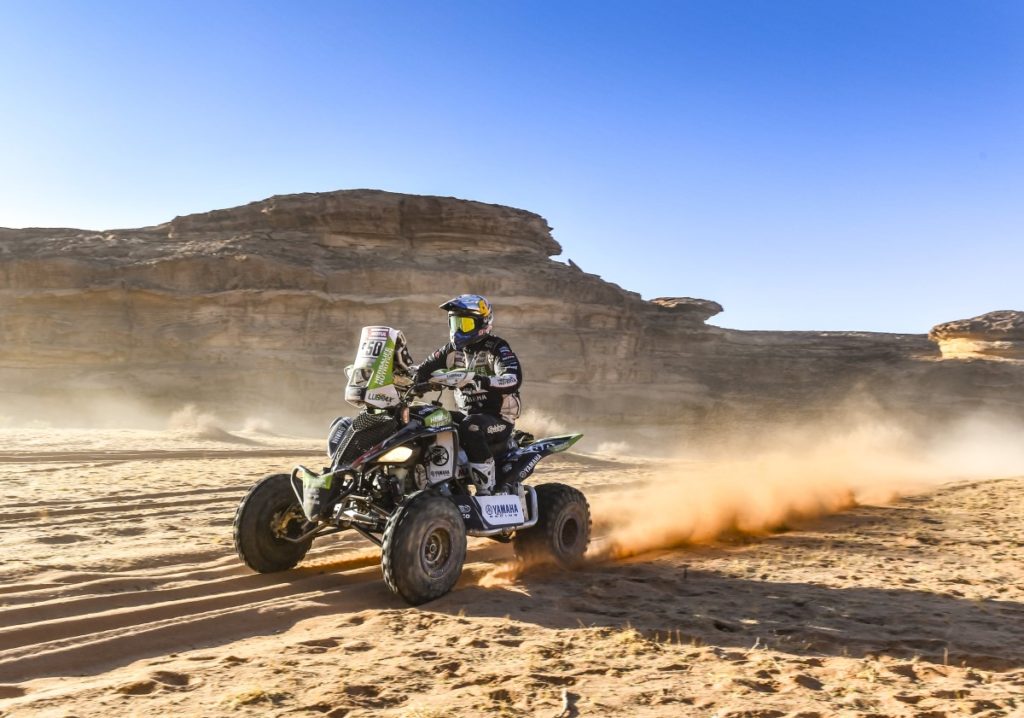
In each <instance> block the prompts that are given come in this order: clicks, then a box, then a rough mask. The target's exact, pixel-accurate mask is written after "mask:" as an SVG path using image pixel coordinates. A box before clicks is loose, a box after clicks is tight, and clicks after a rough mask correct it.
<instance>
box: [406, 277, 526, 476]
mask: <svg viewBox="0 0 1024 718" xmlns="http://www.w3.org/2000/svg"><path fill="white" fill-rule="evenodd" d="M441 309H444V310H445V311H447V312H448V330H449V331H448V336H449V339H450V341H449V342H448V343H447V344H445V345H444V346H443V347H441V348H440V349H438V350H437V351H436V352H434V353H433V354H431V355H430V356H429V357H427V358H426V360H424V362H423V363H422V364H420V365H419V367H418V368H417V370H416V376H415V381H416V382H417V383H422V382H425V381H429V380H430V375H431V373H432V372H434V371H437V370H438V369H444V368H448V367H449V366H450V368H452V369H463V370H466V371H467V372H470V374H468V376H467V377H466V378H465V379H463V380H462V382H460V386H459V387H458V388H457V389H456V391H455V400H456V403H457V404H458V406H459V408H460V409H462V410H463V411H465V412H466V416H465V418H464V419H461V420H460V421H459V441H460V443H461V445H462V447H463V449H465V451H466V457H467V458H468V459H469V466H470V469H471V471H472V472H473V478H474V482H475V483H476V484H477V487H478V490H479V492H480V493H481V494H488V493H491V492H493V490H494V485H495V469H494V457H493V456H492V455H491V450H490V448H489V447H488V444H489V443H490V442H494V443H497V442H498V441H499V440H502V441H504V442H507V441H508V438H509V437H510V436H511V435H512V429H513V427H514V422H515V420H516V419H517V418H519V409H520V402H519V388H520V386H522V383H523V370H522V367H521V366H520V365H519V359H518V358H517V357H516V355H515V353H514V352H513V351H512V349H511V347H509V345H508V342H506V341H505V340H504V339H501V338H500V337H497V336H495V335H493V334H491V329H492V325H493V320H494V314H493V312H492V311H491V304H490V302H488V301H487V300H486V299H484V298H483V297H481V296H480V295H478V294H460V295H459V296H457V297H455V298H454V299H449V300H448V301H447V302H445V303H444V304H442V305H441ZM450 357H454V358H452V359H450Z"/></svg>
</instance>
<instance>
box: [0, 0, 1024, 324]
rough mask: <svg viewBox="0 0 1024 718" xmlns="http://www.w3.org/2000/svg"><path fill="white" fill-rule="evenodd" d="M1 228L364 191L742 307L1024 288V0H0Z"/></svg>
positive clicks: (871, 317)
mask: <svg viewBox="0 0 1024 718" xmlns="http://www.w3.org/2000/svg"><path fill="white" fill-rule="evenodd" d="M0 102H2V104H0V168H2V172H0V226H8V227H22V226H74V227H88V228H96V229H100V228H110V227H131V226H141V225H146V224H155V223H158V222H162V221H165V220H167V219H170V218H171V217H173V216H174V215H177V214H187V213H189V212H197V211H204V210H208V209H214V208H219V207H227V206H233V205H236V204H242V203H245V202H249V201H252V200H256V199H261V198H264V197H267V196H270V195H273V194H282V193H289V192H304V191H327V190H333V189H343V188H356V187H374V188H381V189H388V190H394V191H401V192H413V193H424V194H440V195H454V196H458V197H465V198H471V199H479V200H483V201H487V202H497V203H501V204H508V205H513V206H517V207H523V208H526V209H530V210H533V211H535V212H539V213H540V214H542V215H544V216H545V217H547V219H548V221H549V222H550V223H551V224H552V226H553V227H554V233H555V237H556V239H558V240H559V241H560V242H561V243H562V245H563V247H564V248H565V252H564V255H563V257H570V258H572V259H573V260H574V261H575V262H576V263H577V264H579V265H580V266H581V267H583V269H584V270H586V271H589V272H594V273H597V274H600V275H601V276H603V277H604V278H605V279H608V280H610V281H613V282H616V283H617V284H620V285H622V286H624V287H626V288H628V289H632V290H634V291H638V292H640V293H641V294H643V296H645V297H648V298H650V297H656V296H696V297H705V298H710V299H715V300H717V301H719V302H721V303H722V304H723V305H724V306H725V308H726V311H725V313H724V314H722V315H720V316H719V317H717V318H716V319H715V320H713V321H714V322H715V323H718V324H720V325H722V326H730V327H736V328H744V329H859V330H874V331H908V332H923V331H927V329H928V328H929V327H930V326H931V325H933V324H935V323H938V322H941V321H946V320H950V319H957V318H963V317H967V316H973V315H975V314H980V313H982V312H986V311H990V310H994V309H1024V281H1022V276H1024V4H1022V3H1019V2H893V1H888V0H887V1H885V2H882V1H878V2H864V1H859V2H824V1H822V0H815V1H813V2H812V1H807V2H797V1H789V2H787V1H775V2H768V1H767V0H764V1H758V2H755V1H753V0H749V1H746V2H739V1H737V2H722V1H720V0H715V1H710V0H709V1H708V2H667V1H666V2H645V1H643V0H640V1H632V2H625V1H623V2H587V3H583V2H552V1H551V0H546V1H542V2H530V1H525V2H512V1H505V2H497V1H495V2H484V1H483V0H480V1H476V2H435V3H427V2H409V3H398V2H369V1H367V2H358V3H357V2H340V1H339V2H312V1H307V2H294V3H286V2H279V3H268V2H228V1H218V2H173V3H172V2H132V3H119V2H94V3H83V2H51V1H48V0H34V1H31V2H28V1H22V0H0Z"/></svg>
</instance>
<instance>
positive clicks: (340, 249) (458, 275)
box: [0, 190, 1024, 430]
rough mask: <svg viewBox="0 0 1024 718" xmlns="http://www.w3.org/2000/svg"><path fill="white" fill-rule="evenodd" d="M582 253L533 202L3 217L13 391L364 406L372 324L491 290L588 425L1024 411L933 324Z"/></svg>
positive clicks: (560, 409)
mask: <svg viewBox="0 0 1024 718" xmlns="http://www.w3.org/2000/svg"><path fill="white" fill-rule="evenodd" d="M560 251H561V248H560V246H559V245H558V243H557V242H556V241H555V240H554V239H553V238H552V236H551V231H550V228H549V227H548V225H547V222H546V221H545V220H544V219H543V218H542V217H540V216H538V215H536V214H533V213H531V212H526V211H523V210H518V209H512V208H509V207H501V206H497V205H490V204H483V203H480V202H471V201H465V200H458V199H453V198H443V197H420V196H410V195H401V194H394V193H388V192H380V191H373V190H353V191H339V192H329V193H322V194H300V195H289V196H282V197H272V198H270V199H267V200H263V201H261V202H254V203H251V204H248V205H245V206H243V207H236V208H233V209H225V210H217V211H213V212H207V213H203V214H195V215H189V216H186V217H178V218H175V219H174V220H172V221H170V222H168V223H166V224H161V225H157V226H153V227H145V228H141V229H132V230H112V231H103V232H90V231H83V230H75V229H19V230H12V229H0V403H6V405H7V406H13V405H14V404H15V400H16V399H19V398H24V397H30V398H31V400H32V404H31V410H32V412H35V413H40V412H43V413H45V412H44V410H46V411H48V412H49V413H50V414H53V413H54V412H58V411H59V412H61V413H64V414H67V413H69V412H75V411H88V410H89V407H90V406H92V405H95V404H96V403H102V402H104V401H106V400H109V399H111V398H119V399H120V398H123V399H129V398H130V399H132V400H137V401H139V402H142V403H144V404H146V405H151V406H157V407H165V408H175V407H177V406H180V405H181V404H183V403H185V402H199V403H201V404H203V405H212V406H215V407H219V411H220V413H222V414H231V413H238V414H246V413H250V412H270V411H281V412H286V413H288V414H289V415H291V416H300V417H305V418H306V419H308V420H309V424H310V425H317V424H320V423H322V422H323V421H324V420H325V419H326V418H329V417H330V416H333V415H335V414H336V413H338V412H339V411H345V410H347V409H348V407H346V406H345V405H344V404H343V402H342V400H341V396H342V388H343V384H344V375H343V371H342V370H343V368H344V366H345V365H346V364H348V363H350V361H351V357H352V354H353V351H354V348H355V347H354V345H355V342H356V338H357V336H358V333H359V328H360V327H361V326H363V325H366V324H389V325H392V326H397V327H400V328H402V329H403V330H404V331H405V332H406V334H407V336H408V337H409V339H410V343H411V345H412V350H413V354H414V357H416V358H418V357H422V356H423V355H424V354H425V353H426V352H428V351H430V350H432V349H434V348H435V347H436V346H437V345H439V344H440V343H441V342H443V341H444V340H445V332H446V329H445V321H444V317H443V315H442V313H441V312H440V311H439V310H438V309H437V305H438V304H439V303H440V302H441V301H443V300H444V299H446V298H448V297H449V296H451V295H453V294H456V293H461V292H476V293H481V294H485V295H487V296H488V297H489V298H490V299H491V301H492V302H493V304H494V305H495V311H496V322H497V327H498V329H499V331H500V333H501V334H502V336H505V337H506V338H508V339H509V340H510V341H511V342H512V344H513V346H514V347H515V348H516V350H517V352H518V353H519V354H520V356H521V358H522V359H523V362H524V366H525V371H526V377H527V389H526V392H525V397H524V398H525V400H526V402H527V404H528V405H529V406H533V407H536V408H539V409H542V410H546V411H549V412H553V413H556V414H558V415H560V416H564V417H572V418H573V421H576V422H582V423H585V424H587V423H608V422H624V421H628V422H633V423H661V424H666V423H668V424H672V425H677V426H681V427H686V428H688V429H690V430H695V429H699V428H702V427H703V428H715V427H719V426H721V425H722V424H723V423H728V422H735V421H742V422H747V423H748V424H749V423H751V422H754V423H757V422H762V421H765V420H766V419H767V420H770V421H772V422H775V421H780V420H789V419H794V420H799V419H803V418H807V417H813V416H822V415H828V414H829V412H831V411H833V410H834V407H835V406H836V405H837V403H838V402H840V401H842V400H843V399H844V398H846V397H848V396H850V395H851V394H857V395H862V396H868V397H871V398H872V399H873V400H875V401H877V402H879V403H881V404H883V405H885V406H892V407H895V408H900V409H909V410H912V411H914V412H918V413H928V412H934V411H939V412H949V411H954V410H955V411H959V410H962V409H968V408H971V407H977V406H983V405H986V403H987V402H990V401H996V400H998V402H1001V403H1000V405H1001V406H1003V407H1004V408H1009V409H1011V410H1013V411H1015V412H1020V411H1021V410H1022V408H1021V404H1022V400H1021V399H1020V396H1021V392H1020V389H1021V388H1022V387H1024V372H1022V370H1021V367H1018V366H1012V365H1010V364H1008V363H1006V362H969V363H965V362H953V363H952V364H950V363H948V362H944V361H941V354H940V352H939V351H938V348H937V347H936V345H935V344H934V343H933V342H931V341H929V339H928V337H926V336H925V335H923V334H922V335H898V334H876V333H861V332H748V331H735V330H728V329H722V328H718V327H714V326H709V325H707V324H705V320H707V319H708V318H709V317H711V316H713V315H714V314H717V313H718V312H720V311H721V306H720V305H718V304H717V303H715V302H712V301H708V300H703V299H691V298H686V297H681V298H661V299H656V300H653V301H645V300H643V299H642V298H641V297H640V296H639V295H638V294H636V293H633V292H629V291H625V290H623V289H622V288H620V287H618V286H616V285H614V284H611V283H609V282H606V281H604V280H602V279H601V278H600V277H597V276H596V275H593V274H587V273H585V272H584V271H582V270H580V269H579V267H576V266H569V265H566V264H563V263H561V262H558V261H555V260H553V259H551V257H552V256H554V255H557V254H559V253H560ZM971 321H974V320H971ZM1011 323H1012V322H1011ZM946 326H950V325H943V327H946ZM993 326H996V324H993ZM998 326H1002V325H1001V324H999V325H998ZM1014 326H1017V327H1019V326H1020V325H1019V324H1016V325H1014ZM940 329H942V327H937V328H936V330H935V331H936V332H939V330H940ZM992 331H994V330H992ZM1015 331H1019V330H1015ZM990 334H991V331H990V332H989V334H986V336H989V335H990ZM933 336H934V337H936V338H938V340H939V341H940V342H942V341H946V334H942V336H941V337H940V336H939V334H935V335H933ZM950 336H952V335H950ZM972 336H973V335H972ZM1013 337H1016V338H1011V337H1009V336H1008V337H1007V338H1006V339H1005V341H1009V342H1019V341H1020V338H1019V334H1014V335H1013ZM999 341H1004V340H1003V339H1000V340H999ZM1007 391H1016V392H1017V394H1016V396H1017V398H1016V399H1015V400H1013V401H1007V399H1006V396H1007ZM19 406H21V405H19ZM22 408H23V406H22V407H21V408H19V411H21V409H22ZM4 413H5V411H4V410H3V409H2V408H0V415H2V414H4Z"/></svg>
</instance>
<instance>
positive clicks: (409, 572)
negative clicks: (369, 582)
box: [381, 491, 466, 606]
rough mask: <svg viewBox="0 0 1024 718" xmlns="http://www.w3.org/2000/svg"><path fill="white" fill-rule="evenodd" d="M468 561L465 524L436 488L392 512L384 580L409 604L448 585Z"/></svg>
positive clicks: (383, 561) (433, 595) (383, 553)
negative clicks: (436, 492)
mask: <svg viewBox="0 0 1024 718" xmlns="http://www.w3.org/2000/svg"><path fill="white" fill-rule="evenodd" d="M465 561H466V526H465V524H464V523H463V522H462V515H461V514H460V513H459V510H458V509H457V508H456V507H455V504H454V503H452V501H451V499H448V498H446V497H444V496H441V495H439V494H433V493H429V492H426V491H420V492H419V493H416V494H413V495H412V496H410V497H409V498H408V499H406V500H405V502H404V503H403V504H402V505H401V506H400V507H399V508H398V510H397V511H395V513H394V514H392V516H391V518H390V519H389V520H388V525H387V527H386V528H385V529H384V540H383V543H382V546H381V564H382V566H383V568H384V583H386V584H387V587H388V588H389V589H391V591H392V592H393V593H396V594H398V595H399V596H401V597H402V598H404V599H405V600H406V601H407V602H408V603H410V604H412V605H413V606H416V605H419V604H421V603H424V602H426V601H430V600H432V599H435V598H438V597H440V596H443V595H444V594H446V593H448V592H449V591H451V590H452V587H453V586H454V585H455V582H456V581H458V580H459V576H460V575H461V574H462V564H463V563H465Z"/></svg>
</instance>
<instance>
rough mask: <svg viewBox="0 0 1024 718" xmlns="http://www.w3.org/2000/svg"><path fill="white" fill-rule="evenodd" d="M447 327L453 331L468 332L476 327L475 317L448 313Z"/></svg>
mask: <svg viewBox="0 0 1024 718" xmlns="http://www.w3.org/2000/svg"><path fill="white" fill-rule="evenodd" d="M448 327H449V328H450V329H451V330H452V332H453V333H455V332H458V333H460V334H469V333H470V332H472V331H474V330H475V329H476V318H475V317H459V316H456V315H454V314H449V315H448Z"/></svg>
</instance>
